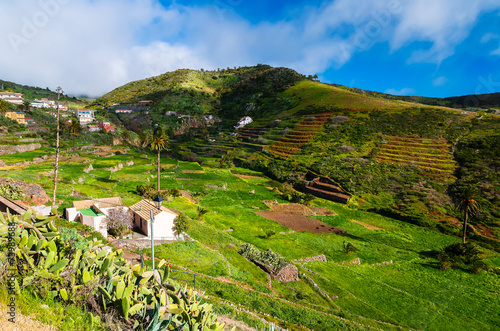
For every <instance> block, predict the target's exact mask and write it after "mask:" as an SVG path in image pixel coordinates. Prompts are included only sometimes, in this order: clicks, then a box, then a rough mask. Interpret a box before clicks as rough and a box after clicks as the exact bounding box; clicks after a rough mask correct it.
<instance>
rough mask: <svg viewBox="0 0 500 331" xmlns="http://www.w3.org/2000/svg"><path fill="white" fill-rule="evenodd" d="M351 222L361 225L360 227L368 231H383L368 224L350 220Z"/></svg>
mask: <svg viewBox="0 0 500 331" xmlns="http://www.w3.org/2000/svg"><path fill="white" fill-rule="evenodd" d="M349 221H351V222H353V223H356V224H359V225H362V226H364V227H365V228H367V229H368V230H372V231H374V230H382V229H381V228H377V227H376V226H374V225H370V224H366V223H363V222H360V221H356V220H349Z"/></svg>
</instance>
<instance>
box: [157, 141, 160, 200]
mask: <svg viewBox="0 0 500 331" xmlns="http://www.w3.org/2000/svg"><path fill="white" fill-rule="evenodd" d="M157 177H158V194H160V149H158V176H157Z"/></svg>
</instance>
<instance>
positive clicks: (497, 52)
mask: <svg viewBox="0 0 500 331" xmlns="http://www.w3.org/2000/svg"><path fill="white" fill-rule="evenodd" d="M492 40H493V41H497V42H498V40H500V35H498V34H495V33H487V34H485V35H484V36H483V37H482V38H481V43H483V44H484V43H488V42H490V41H492ZM490 54H491V55H500V43H499V45H498V48H497V49H495V50H493V51H491V53H490Z"/></svg>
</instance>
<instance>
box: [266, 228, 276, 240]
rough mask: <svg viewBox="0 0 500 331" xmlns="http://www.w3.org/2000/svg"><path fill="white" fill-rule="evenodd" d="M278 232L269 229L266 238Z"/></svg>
mask: <svg viewBox="0 0 500 331" xmlns="http://www.w3.org/2000/svg"><path fill="white" fill-rule="evenodd" d="M275 234H276V232H274V231H273V230H269V231H267V232H266V239H269V238H271V237H272V236H274V235H275Z"/></svg>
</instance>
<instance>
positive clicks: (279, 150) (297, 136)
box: [266, 113, 332, 158]
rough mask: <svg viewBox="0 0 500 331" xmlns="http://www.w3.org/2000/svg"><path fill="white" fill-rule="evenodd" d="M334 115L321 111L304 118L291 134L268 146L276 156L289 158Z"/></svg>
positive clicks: (269, 150) (268, 149)
mask: <svg viewBox="0 0 500 331" xmlns="http://www.w3.org/2000/svg"><path fill="white" fill-rule="evenodd" d="M330 116H332V113H321V114H315V115H313V116H310V117H308V118H306V119H304V120H302V121H301V122H300V123H299V124H298V125H297V126H296V127H295V128H294V129H293V130H291V131H290V133H289V134H287V135H284V136H282V137H281V138H280V140H279V141H277V142H275V143H273V144H272V145H271V146H269V147H268V148H266V150H267V151H268V152H270V153H271V154H273V155H274V156H279V157H283V158H289V157H290V156H292V155H293V154H296V153H298V152H299V151H300V147H302V146H303V145H305V144H307V143H308V142H309V140H311V138H312V137H313V136H314V135H315V134H316V132H317V131H318V130H320V129H321V127H322V126H323V125H324V124H325V123H326V121H327V120H328V119H329V118H330Z"/></svg>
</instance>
